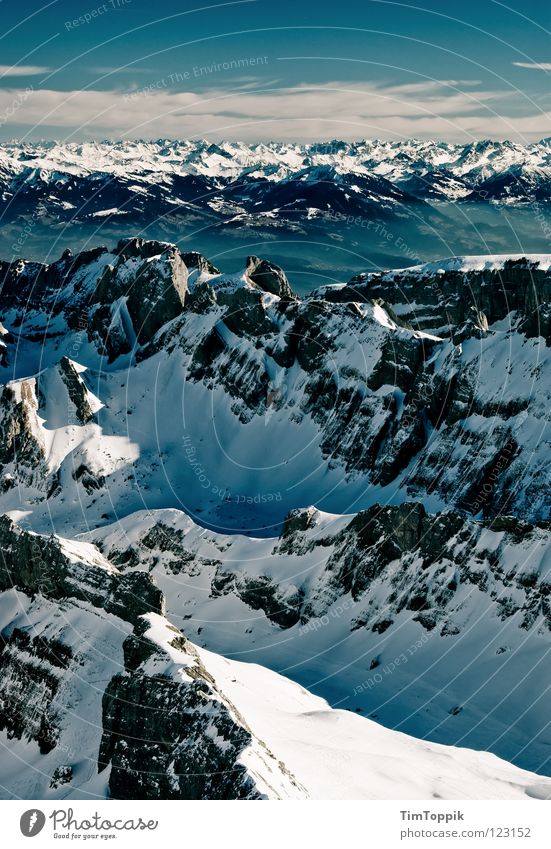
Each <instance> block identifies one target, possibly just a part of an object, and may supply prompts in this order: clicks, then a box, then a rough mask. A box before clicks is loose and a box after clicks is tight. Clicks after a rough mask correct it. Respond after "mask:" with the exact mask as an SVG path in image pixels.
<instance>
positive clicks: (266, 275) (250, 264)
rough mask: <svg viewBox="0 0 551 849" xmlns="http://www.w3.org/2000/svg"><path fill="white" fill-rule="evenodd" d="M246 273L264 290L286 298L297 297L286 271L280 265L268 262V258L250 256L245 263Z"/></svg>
mask: <svg viewBox="0 0 551 849" xmlns="http://www.w3.org/2000/svg"><path fill="white" fill-rule="evenodd" d="M245 274H246V275H247V277H248V278H249V280H252V281H253V283H256V285H257V286H260V288H261V289H263V290H264V292H270V293H271V294H272V295H277V296H278V297H279V298H285V299H291V298H294V297H295V295H294V293H293V290H292V289H291V286H290V284H289V281H288V280H287V277H286V276H285V272H284V271H283V270H282V269H281V268H280V267H279V266H278V265H274V263H273V262H268V260H265V259H260V258H259V257H257V256H248V257H247V261H246V263H245Z"/></svg>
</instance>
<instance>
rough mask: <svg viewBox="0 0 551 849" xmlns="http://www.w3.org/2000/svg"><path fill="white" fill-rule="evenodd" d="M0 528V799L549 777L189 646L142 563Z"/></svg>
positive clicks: (541, 791)
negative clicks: (133, 567) (388, 723)
mask: <svg viewBox="0 0 551 849" xmlns="http://www.w3.org/2000/svg"><path fill="white" fill-rule="evenodd" d="M0 536H1V541H2V548H3V551H4V562H3V568H2V570H0V582H1V585H2V588H3V590H4V591H3V592H2V593H1V594H0V625H1V629H2V639H3V646H2V653H1V654H0V676H1V677H0V693H1V702H0V704H1V713H0V723H1V725H2V731H1V736H2V756H1V757H0V776H1V787H2V790H1V791H0V793H1V796H2V798H29V799H38V798H40V799H56V798H58V799H59V798H62V799H71V798H83V799H87V798H98V797H99V798H101V797H106V796H110V797H112V798H123V799H124V798H130V799H136V798H147V799H160V798H162V799H182V798H183V799H205V798H208V799H236V798H239V799H262V798H264V799H266V798H268V799H289V798H292V799H308V798H315V799H336V798H340V799H380V798H390V799H391V798H419V799H425V798H426V799H428V798H441V799H447V798H449V799H458V798H476V799H481V798H495V799H526V798H535V799H547V798H550V797H551V780H550V779H548V778H543V777H541V776H537V775H534V774H533V773H530V772H526V771H524V770H520V769H518V768H516V767H513V766H511V765H510V764H508V763H506V762H504V761H500V760H499V759H498V758H496V757H495V756H494V755H490V754H488V753H479V752H473V751H469V750H467V749H461V748H452V747H446V746H440V745H437V744H432V743H426V742H422V741H419V740H415V739H413V738H411V737H408V736H406V735H405V734H401V733H399V732H396V731H389V730H387V729H384V728H382V727H381V726H379V725H377V724H376V723H374V722H372V721H370V720H369V719H365V718H363V717H360V716H357V715H356V714H353V713H350V712H348V711H342V710H333V709H331V708H330V707H329V705H328V704H327V702H325V701H324V700H322V699H320V698H317V697H315V696H313V695H311V694H310V693H308V692H306V691H305V690H304V689H303V688H302V687H300V686H298V685H297V684H295V683H292V682H291V681H290V680H289V679H287V678H283V677H282V676H280V675H277V674H276V673H274V672H270V671H269V670H267V669H265V668H263V667H260V666H257V665H255V664H249V663H240V662H237V661H233V660H227V659H225V658H223V657H220V656H219V655H216V654H213V653H212V652H209V651H205V650H203V649H201V648H198V647H197V646H195V645H193V644H192V643H190V642H189V641H188V640H187V639H186V638H185V637H184V636H183V634H182V633H180V632H179V631H178V629H177V628H175V627H174V626H173V625H172V624H170V623H169V621H168V620H167V619H166V618H165V616H164V615H163V609H164V598H163V596H162V594H161V593H160V592H159V591H158V590H157V589H156V587H155V584H154V582H153V580H152V578H151V577H150V576H149V575H148V574H147V572H144V571H136V572H132V573H129V572H127V573H125V574H121V572H120V571H119V570H118V569H117V568H115V567H113V565H112V564H110V563H109V562H108V561H107V560H106V559H105V558H103V557H102V556H101V554H99V552H98V551H97V549H94V547H93V546H91V545H89V544H86V543H82V542H74V541H69V540H64V539H60V538H55V539H54V538H52V537H50V538H49V539H47V538H45V537H40V536H36V535H30V534H29V533H28V532H25V531H21V530H19V529H17V528H16V527H15V526H14V525H13V524H12V523H11V522H10V521H9V520H8V519H6V518H3V519H2V520H0ZM29 552H30V553H31V555H32V565H31V564H29V561H28V555H29ZM12 584H15V586H12Z"/></svg>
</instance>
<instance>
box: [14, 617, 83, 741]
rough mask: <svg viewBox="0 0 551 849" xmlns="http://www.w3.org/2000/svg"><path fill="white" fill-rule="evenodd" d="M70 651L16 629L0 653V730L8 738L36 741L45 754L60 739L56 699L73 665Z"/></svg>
mask: <svg viewBox="0 0 551 849" xmlns="http://www.w3.org/2000/svg"><path fill="white" fill-rule="evenodd" d="M71 654H72V653H71V650H70V649H69V648H68V647H67V646H65V645H63V643H61V642H58V641H56V640H48V639H46V638H44V637H32V636H31V635H30V634H29V633H28V632H26V631H22V630H21V629H19V628H15V629H14V630H13V631H12V632H11V634H10V636H9V637H8V639H7V640H3V641H2V645H1V650H0V680H1V682H2V683H1V685H0V728H1V729H6V730H7V732H8V736H9V737H17V738H18V739H21V738H22V737H24V738H26V739H30V740H35V741H36V742H37V743H38V746H39V748H40V751H41V752H42V754H46V753H47V752H50V751H51V750H52V749H53V748H55V746H56V744H57V740H58V736H59V728H58V718H57V716H56V714H57V709H56V705H55V697H56V695H57V693H58V689H59V686H60V684H61V681H62V675H63V673H64V672H65V670H66V669H67V668H68V666H69V665H70V663H71V660H72V656H71Z"/></svg>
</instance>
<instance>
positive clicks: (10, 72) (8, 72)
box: [0, 65, 50, 77]
mask: <svg viewBox="0 0 551 849" xmlns="http://www.w3.org/2000/svg"><path fill="white" fill-rule="evenodd" d="M49 70H50V68H44V67H43V66H42V65H0V77H35V76H37V75H38V74H47V73H48V71H49Z"/></svg>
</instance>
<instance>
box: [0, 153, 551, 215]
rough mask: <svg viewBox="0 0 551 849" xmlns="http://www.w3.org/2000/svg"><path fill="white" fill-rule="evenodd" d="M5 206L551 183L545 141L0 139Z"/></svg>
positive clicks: (213, 209) (274, 202)
mask: <svg viewBox="0 0 551 849" xmlns="http://www.w3.org/2000/svg"><path fill="white" fill-rule="evenodd" d="M0 190H1V192H2V200H3V202H4V204H5V208H4V212H3V217H4V220H5V221H10V220H12V219H13V218H14V217H16V216H17V215H21V214H24V213H25V212H29V211H33V210H34V209H35V208H36V205H37V203H38V202H40V204H41V206H42V207H43V211H42V214H43V215H46V214H49V215H52V216H54V217H55V218H57V219H59V220H62V221H67V222H68V221H74V220H75V219H76V220H80V221H90V220H96V221H97V222H98V223H100V222H101V219H102V218H109V219H111V220H113V219H122V220H124V222H125V223H126V224H127V225H130V223H131V222H132V221H136V220H142V221H143V220H145V219H147V218H151V216H153V215H161V216H162V215H169V216H170V215H188V216H189V215H192V214H196V215H199V214H204V213H205V212H206V213H208V214H210V215H211V216H212V217H213V218H214V219H224V220H226V219H228V218H231V217H232V216H240V217H243V216H250V215H258V214H260V215H270V216H276V217H277V218H281V219H285V218H292V217H293V216H294V215H296V214H297V213H298V212H299V211H309V212H310V214H311V215H327V214H328V213H333V214H343V215H365V216H369V215H370V214H373V213H374V212H377V213H378V214H389V215H393V214H396V213H400V214H402V215H403V214H405V213H407V210H408V209H409V208H410V207H411V206H412V205H413V207H415V205H416V204H419V203H422V202H424V201H431V202H434V201H438V200H447V201H462V200H465V201H476V202H486V203H487V202H489V201H494V202H498V203H508V204H519V203H520V204H522V203H528V202H530V201H532V202H533V201H537V202H539V201H547V200H549V198H550V193H551V146H550V145H549V140H544V141H541V142H538V143H535V144H531V145H527V146H525V147H524V146H521V145H519V144H513V143H511V142H495V141H484V142H477V143H471V144H467V145H457V144H446V143H442V142H416V141H411V140H408V141H404V142H381V141H376V140H374V141H359V142H342V141H333V142H327V143H319V144H309V145H298V144H283V143H272V144H255V145H246V144H240V143H237V142H225V143H221V144H212V143H209V142H205V141H197V142H195V141H193V142H192V141H165V140H160V141H155V142H131V141H128V142H102V143H96V142H91V143H87V144H78V143H53V142H50V143H36V144H27V143H26V144H21V145H19V144H3V145H2V146H1V147H0Z"/></svg>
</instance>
